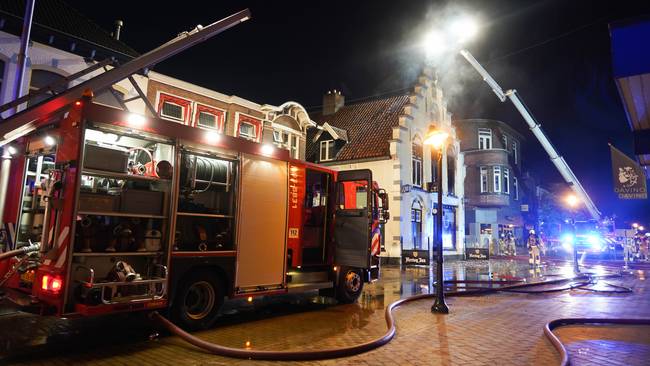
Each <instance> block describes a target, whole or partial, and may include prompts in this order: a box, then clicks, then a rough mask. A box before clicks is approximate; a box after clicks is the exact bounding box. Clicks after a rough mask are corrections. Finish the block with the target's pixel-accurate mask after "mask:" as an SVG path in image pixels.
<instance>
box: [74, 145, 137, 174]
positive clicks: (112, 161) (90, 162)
mask: <svg viewBox="0 0 650 366" xmlns="http://www.w3.org/2000/svg"><path fill="white" fill-rule="evenodd" d="M128 164H129V152H128V151H126V150H125V149H121V148H118V147H113V146H103V145H93V144H86V145H85V151H84V168H86V169H97V170H105V171H108V172H116V173H126V172H127V169H128Z"/></svg>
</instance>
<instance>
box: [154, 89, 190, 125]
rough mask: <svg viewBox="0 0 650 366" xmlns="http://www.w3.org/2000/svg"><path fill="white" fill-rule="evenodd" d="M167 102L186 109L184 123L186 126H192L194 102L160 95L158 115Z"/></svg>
mask: <svg viewBox="0 0 650 366" xmlns="http://www.w3.org/2000/svg"><path fill="white" fill-rule="evenodd" d="M165 102H171V103H174V104H178V105H180V106H181V107H183V108H185V109H184V115H183V121H185V124H186V125H189V124H190V116H191V115H192V102H191V101H189V100H187V99H183V98H179V97H175V96H173V95H169V94H164V93H160V97H159V98H158V114H160V113H161V111H162V107H163V104H164V103H165ZM161 116H162V115H161Z"/></svg>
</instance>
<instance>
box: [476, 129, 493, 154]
mask: <svg viewBox="0 0 650 366" xmlns="http://www.w3.org/2000/svg"><path fill="white" fill-rule="evenodd" d="M478 148H479V149H480V150H489V149H491V148H492V130H490V129H489V128H479V129H478Z"/></svg>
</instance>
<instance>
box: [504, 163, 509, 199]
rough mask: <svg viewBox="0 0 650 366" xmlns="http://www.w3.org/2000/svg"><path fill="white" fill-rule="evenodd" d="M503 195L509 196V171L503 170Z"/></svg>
mask: <svg viewBox="0 0 650 366" xmlns="http://www.w3.org/2000/svg"><path fill="white" fill-rule="evenodd" d="M503 193H505V194H510V169H508V168H503Z"/></svg>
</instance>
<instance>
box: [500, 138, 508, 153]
mask: <svg viewBox="0 0 650 366" xmlns="http://www.w3.org/2000/svg"><path fill="white" fill-rule="evenodd" d="M501 142H502V143H503V149H504V150H506V151H508V136H506V134H502V135H501Z"/></svg>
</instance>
